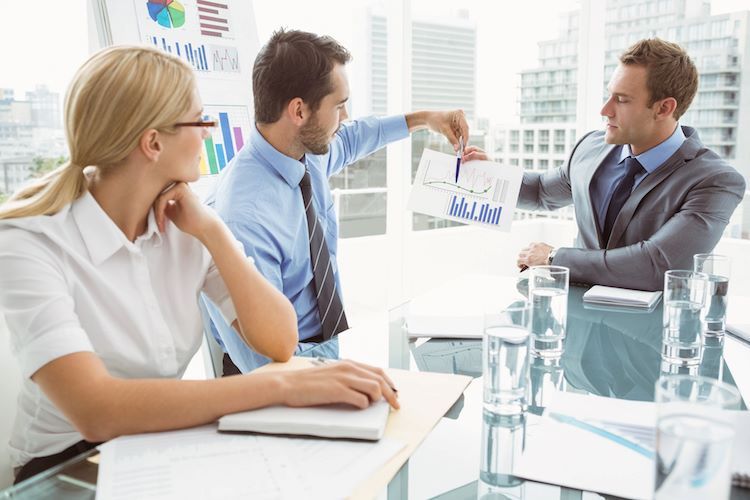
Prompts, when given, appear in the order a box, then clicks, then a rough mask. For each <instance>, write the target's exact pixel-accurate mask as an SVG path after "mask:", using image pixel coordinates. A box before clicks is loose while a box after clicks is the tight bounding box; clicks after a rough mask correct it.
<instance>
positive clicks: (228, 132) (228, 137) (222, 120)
mask: <svg viewBox="0 0 750 500" xmlns="http://www.w3.org/2000/svg"><path fill="white" fill-rule="evenodd" d="M219 124H220V125H221V136H222V137H223V138H224V148H225V149H226V153H227V162H228V161H229V160H231V159H232V158H234V147H233V146H232V129H231V128H230V127H229V115H228V114H226V113H219Z"/></svg>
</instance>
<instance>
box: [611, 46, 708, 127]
mask: <svg viewBox="0 0 750 500" xmlns="http://www.w3.org/2000/svg"><path fill="white" fill-rule="evenodd" d="M620 62H621V63H622V64H628V65H630V64H632V65H637V66H644V67H645V68H646V71H647V75H648V76H647V77H646V87H647V88H648V92H649V94H650V95H649V103H648V105H649V106H651V105H653V104H654V103H655V102H656V101H659V100H661V99H666V98H667V97H674V99H675V100H676V101H677V107H676V108H675V110H674V117H675V119H676V120H679V119H680V117H681V116H682V115H683V114H684V113H685V111H687V109H688V108H689V107H690V103H691V102H693V97H695V94H696V92H698V70H697V69H696V67H695V64H693V61H692V60H691V59H690V56H688V54H687V52H685V49H683V48H682V47H680V46H679V45H677V44H676V43H672V42H667V41H664V40H661V39H659V38H650V39H645V40H641V41H639V42H636V43H635V44H633V46H632V47H630V48H629V49H628V50H627V51H625V53H624V54H622V55H621V56H620Z"/></svg>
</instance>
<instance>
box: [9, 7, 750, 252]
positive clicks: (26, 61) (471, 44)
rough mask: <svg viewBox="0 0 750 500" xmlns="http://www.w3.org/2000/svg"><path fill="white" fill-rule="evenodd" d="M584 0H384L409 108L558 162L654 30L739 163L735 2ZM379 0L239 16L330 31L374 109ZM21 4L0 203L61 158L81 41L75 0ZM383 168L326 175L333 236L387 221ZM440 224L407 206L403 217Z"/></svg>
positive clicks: (498, 147) (517, 156) (743, 44)
mask: <svg viewBox="0 0 750 500" xmlns="http://www.w3.org/2000/svg"><path fill="white" fill-rule="evenodd" d="M123 1H132V0H123ZM592 2H594V0H564V1H560V0H555V1H552V0H549V1H538V2H516V3H509V2H485V1H480V0H468V1H467V2H464V3H462V4H461V5H457V4H456V3H455V2H450V1H447V0H401V1H397V2H395V3H396V4H398V5H401V6H405V7H406V8H405V9H404V12H405V13H406V15H405V16H404V19H403V22H404V23H408V25H409V30H408V33H409V38H408V39H406V40H403V46H402V47H396V48H395V49H397V50H398V49H400V50H401V51H402V52H403V53H404V54H408V58H409V61H408V64H407V66H408V68H409V70H408V71H409V72H410V74H409V75H408V78H409V82H410V83H409V85H410V94H411V95H410V101H409V102H410V103H411V106H410V107H411V108H412V109H454V108H462V109H464V111H465V112H466V115H467V117H468V119H469V122H470V126H471V135H470V137H469V138H468V142H469V143H470V144H476V145H478V146H480V147H483V148H484V149H485V150H487V151H488V152H490V153H491V154H492V155H493V156H494V157H495V159H496V160H497V161H500V162H502V163H505V164H508V165H521V166H524V165H531V166H532V167H531V168H543V167H542V166H544V165H549V166H550V168H552V167H554V166H555V165H559V164H561V163H562V162H564V161H565V158H566V155H567V154H568V152H569V150H570V148H571V146H572V145H573V144H574V143H575V140H576V138H577V137H578V136H579V135H580V134H582V133H583V132H585V129H583V127H590V124H591V122H592V120H593V122H594V123H596V116H595V115H596V111H591V109H590V108H589V110H588V111H587V116H585V117H583V116H581V114H580V111H579V110H580V109H583V108H582V106H581V103H580V102H578V99H580V92H579V89H580V88H581V84H582V82H584V81H587V78H588V76H589V75H591V74H592V72H594V71H599V73H601V74H602V75H603V80H602V82H601V88H600V89H594V90H591V87H586V89H587V92H588V91H589V90H591V92H589V94H591V95H595V94H597V93H598V92H601V93H602V95H601V97H603V94H604V86H605V84H606V81H607V80H608V78H609V75H610V74H611V72H612V70H613V69H614V67H615V66H616V64H617V55H618V54H619V53H620V52H622V51H623V50H624V49H625V48H626V47H627V46H628V45H630V44H631V43H632V42H633V41H635V40H637V39H639V38H643V37H649V36H659V37H662V38H665V39H668V40H673V41H676V42H678V43H680V44H682V45H683V46H684V47H686V48H687V50H688V51H689V53H690V54H691V56H692V57H693V59H694V60H695V61H696V64H697V65H698V67H699V69H700V73H701V80H700V88H699V92H698V95H697V97H696V99H695V101H694V103H693V105H692V107H691V109H690V110H689V112H688V113H687V114H686V115H685V116H684V117H683V119H682V123H683V124H686V125H691V126H694V127H696V128H697V129H698V131H699V133H700V136H701V138H702V140H703V141H704V142H705V143H706V145H707V146H708V147H710V148H711V149H713V150H714V151H716V152H717V153H718V154H720V155H721V156H723V157H724V158H726V159H727V160H728V161H729V162H731V163H732V164H733V165H734V166H735V167H736V168H738V169H739V170H740V171H741V172H742V173H743V174H744V175H745V176H746V177H748V176H750V143H749V142H747V141H742V140H741V137H743V134H742V133H741V132H740V131H741V130H742V129H747V128H748V127H750V105H748V101H750V88H749V87H748V83H747V80H748V78H746V75H747V73H748V66H749V65H750V59H749V58H748V54H750V39H749V38H750V37H749V36H748V33H749V32H750V26H749V25H750V14H749V13H748V9H750V6H749V5H748V4H747V2H746V0H711V1H710V2H708V3H706V2H704V1H702V0H686V1H668V0H659V1H652V2H645V1H642V0H606V2H605V3H604V4H603V5H604V7H603V9H601V10H596V11H595V15H592V16H585V15H582V12H586V9H587V8H589V7H590V6H591V5H593V3H592ZM393 4H394V2H386V1H385V0H362V1H357V2H346V1H343V0H321V1H319V2H304V1H302V0H290V1H285V2H267V1H255V2H253V7H254V11H255V16H256V21H257V22H256V26H254V27H249V29H257V34H258V39H259V41H260V42H261V44H262V43H263V42H264V41H265V40H267V38H268V37H269V36H270V34H271V33H272V32H273V31H274V30H275V29H278V28H279V27H281V26H286V27H289V28H299V29H305V30H310V31H315V32H318V33H325V34H329V35H331V36H333V37H335V38H336V39H338V40H339V41H340V42H341V43H343V44H344V45H345V46H347V47H348V48H349V49H350V50H351V52H352V54H353V56H354V60H353V61H352V63H351V64H350V65H349V68H348V74H349V79H350V84H351V100H350V109H349V111H350V114H351V116H352V117H357V116H362V115H368V114H377V115H382V114H385V113H386V112H387V111H388V104H389V96H388V93H389V91H390V92H393V89H392V88H391V90H389V86H388V85H389V75H388V67H389V66H388V63H389V61H388V54H389V50H392V49H393V47H389V43H391V42H390V41H391V40H394V39H398V38H393V37H392V35H393V34H392V33H391V34H389V32H388V30H389V26H390V25H389V12H393ZM596 4H597V5H602V4H599V3H598V2H597V3H596ZM23 5H24V4H23V3H19V2H10V3H7V5H4V6H3V15H2V16H0V44H1V46H3V47H5V48H6V49H5V50H4V51H3V71H2V72H0V200H1V199H3V198H4V197H7V195H8V193H10V192H12V191H13V190H15V189H16V188H17V187H18V186H20V185H21V184H22V183H23V182H26V181H27V179H28V178H29V177H32V176H38V175H42V174H43V173H44V172H46V171H48V170H50V169H51V168H54V167H55V166H56V165H57V164H59V163H60V162H61V161H62V160H63V159H64V158H65V157H66V156H67V148H66V144H65V140H64V133H63V126H62V96H63V94H64V92H65V88H66V86H67V84H68V82H69V81H70V78H71V77H72V75H73V73H74V71H75V69H76V68H77V67H78V66H79V65H80V64H81V62H82V61H83V60H85V58H86V57H87V56H88V53H89V42H88V33H89V27H88V25H87V12H86V10H87V2H86V0H70V1H67V2H56V1H52V0H43V1H42V2H41V5H40V8H41V7H43V10H44V12H45V15H44V16H40V17H38V19H36V21H35V22H34V23H31V24H29V23H26V22H24V21H23V20H24V19H26V17H27V15H28V12H27V11H26V10H25V7H24V6H23ZM37 5H39V4H37ZM389 9H390V10H389ZM592 12H594V11H592ZM597 12H598V13H597ZM342 19H345V20H346V21H345V22H342V21H341V20H342ZM529 20H531V21H529ZM113 22H117V20H116V19H115V20H113ZM601 26H604V28H605V29H604V36H603V40H602V42H601V45H600V46H601V48H602V51H603V59H602V61H603V62H602V63H601V65H600V66H598V67H592V65H591V63H590V62H585V61H583V58H580V57H579V54H578V51H579V50H580V48H579V45H580V42H581V40H582V39H584V37H585V35H587V34H589V33H590V32H591V30H592V27H601ZM20 41H22V43H21V42H20ZM248 84H249V82H248ZM402 111H408V110H402ZM585 122H587V124H586V125H581V123H585ZM425 147H429V148H432V149H438V150H442V151H445V152H452V149H451V147H450V146H449V145H448V144H447V143H446V141H445V140H444V139H443V138H442V137H439V136H437V135H435V134H432V133H428V132H419V133H416V134H414V135H413V137H412V139H411V151H412V153H411V164H410V165H403V168H404V169H407V171H409V172H412V175H413V172H415V170H416V167H417V164H418V161H419V157H420V154H421V151H422V149H423V148H425ZM528 160H531V161H528ZM387 166H388V163H387V160H386V153H385V151H381V152H379V153H376V154H374V155H372V156H370V157H369V158H365V159H363V160H361V161H359V162H357V163H356V164H355V165H352V166H350V167H349V168H347V169H345V170H344V171H343V172H342V173H340V174H338V175H336V176H335V177H334V178H333V179H332V180H331V186H332V188H333V190H334V198H335V200H336V203H337V209H338V213H339V218H340V225H341V235H342V237H344V238H347V237H359V236H368V235H378V234H384V233H386V231H387V228H388V224H387V221H386V203H387V200H388V198H387V197H388V192H387V191H388V190H387V188H386V186H387V185H388V184H387V181H388V178H387V175H386V172H387ZM399 168H401V166H399ZM407 189H408V187H407ZM744 205H745V206H744V208H743V209H741V210H739V211H738V212H737V214H736V216H735V218H734V219H733V220H732V223H731V224H730V228H729V230H728V234H729V235H730V236H736V237H744V238H747V237H748V236H750V207H749V206H748V204H744ZM743 212H748V213H746V214H744V215H745V216H744V217H743ZM391 222H392V221H391ZM450 225H453V224H452V223H449V222H446V221H444V220H440V219H435V218H431V217H426V216H421V215H417V214H415V215H414V216H413V217H412V219H411V220H410V221H409V224H408V230H409V231H412V230H427V229H433V228H439V227H445V226H450Z"/></svg>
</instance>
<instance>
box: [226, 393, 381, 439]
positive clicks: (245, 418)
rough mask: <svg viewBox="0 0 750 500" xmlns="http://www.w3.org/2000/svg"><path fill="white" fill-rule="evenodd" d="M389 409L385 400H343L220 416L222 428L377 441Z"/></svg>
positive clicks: (268, 408) (274, 407)
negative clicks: (367, 402) (361, 403)
mask: <svg viewBox="0 0 750 500" xmlns="http://www.w3.org/2000/svg"><path fill="white" fill-rule="evenodd" d="M389 412H390V406H389V405H388V403H387V402H386V401H385V400H381V401H378V402H377V403H374V404H372V405H370V406H368V407H367V408H365V409H363V410H362V409H359V408H355V407H353V406H350V405H344V404H341V405H326V406H314V407H309V408H290V407H288V406H270V407H267V408H260V409H258V410H252V411H243V412H239V413H232V414H231V415H226V416H223V417H221V418H220V419H219V430H220V431H245V432H261V433H264V434H301V435H307V436H320V437H328V438H351V439H367V440H370V441H376V440H378V439H380V438H381V437H383V432H384V431H385V424H386V422H387V421H388V413H389Z"/></svg>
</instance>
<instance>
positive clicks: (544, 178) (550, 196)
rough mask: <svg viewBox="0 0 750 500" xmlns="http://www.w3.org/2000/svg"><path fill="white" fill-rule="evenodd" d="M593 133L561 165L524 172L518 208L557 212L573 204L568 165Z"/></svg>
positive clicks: (585, 136)
mask: <svg viewBox="0 0 750 500" xmlns="http://www.w3.org/2000/svg"><path fill="white" fill-rule="evenodd" d="M592 133H593V131H592V132H589V133H588V134H586V135H584V136H583V137H582V138H581V139H580V140H579V141H578V143H577V144H576V145H575V147H574V148H573V151H571V152H570V156H568V161H567V162H565V163H564V164H563V165H561V166H559V167H557V168H554V169H552V170H548V171H546V172H543V173H540V172H526V173H524V174H523V181H522V182H521V191H520V193H519V195H518V208H523V209H526V210H557V209H558V208H562V207H565V206H568V205H570V204H571V203H573V190H572V188H571V186H570V165H571V164H572V163H573V157H574V156H575V154H576V151H578V147H579V146H580V145H581V144H582V143H583V142H584V141H585V140H586V138H587V137H588V136H589V135H591V134H592Z"/></svg>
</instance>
